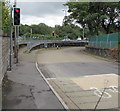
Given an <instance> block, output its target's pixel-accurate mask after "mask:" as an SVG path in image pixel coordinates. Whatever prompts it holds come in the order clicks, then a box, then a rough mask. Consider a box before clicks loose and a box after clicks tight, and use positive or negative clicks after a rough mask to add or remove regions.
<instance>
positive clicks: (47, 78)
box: [46, 78, 56, 80]
mask: <svg viewBox="0 0 120 111" xmlns="http://www.w3.org/2000/svg"><path fill="white" fill-rule="evenodd" d="M46 79H47V80H54V79H56V78H46Z"/></svg>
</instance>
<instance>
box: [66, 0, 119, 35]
mask: <svg viewBox="0 0 120 111" xmlns="http://www.w3.org/2000/svg"><path fill="white" fill-rule="evenodd" d="M65 5H67V6H68V7H69V10H68V12H70V15H69V16H68V17H67V18H66V19H65V20H66V21H65V23H68V24H74V23H78V24H80V25H81V27H82V28H88V29H89V32H90V35H99V34H100V33H112V32H117V31H118V28H120V26H119V25H118V24H119V21H118V20H117V17H118V10H119V9H120V5H119V2H112V3H111V2H110V3H109V2H68V3H67V4H65Z"/></svg>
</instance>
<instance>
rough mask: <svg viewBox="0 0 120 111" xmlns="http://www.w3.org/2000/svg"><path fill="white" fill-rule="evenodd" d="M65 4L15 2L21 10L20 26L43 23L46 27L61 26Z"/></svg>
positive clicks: (65, 8)
mask: <svg viewBox="0 0 120 111" xmlns="http://www.w3.org/2000/svg"><path fill="white" fill-rule="evenodd" d="M63 4H65V2H17V7H19V8H20V9H21V23H22V24H28V25H31V24H39V23H45V24H47V25H48V26H52V27H54V26H55V25H62V22H63V18H64V16H65V11H63V10H67V7H65V6H64V5H63Z"/></svg>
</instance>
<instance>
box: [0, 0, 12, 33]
mask: <svg viewBox="0 0 120 111" xmlns="http://www.w3.org/2000/svg"><path fill="white" fill-rule="evenodd" d="M0 3H1V4H2V30H3V32H4V33H6V34H9V32H10V6H9V2H8V1H4V2H1V1H0Z"/></svg>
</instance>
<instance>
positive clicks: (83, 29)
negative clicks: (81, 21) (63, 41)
mask: <svg viewBox="0 0 120 111" xmlns="http://www.w3.org/2000/svg"><path fill="white" fill-rule="evenodd" d="M83 39H84V27H83Z"/></svg>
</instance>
